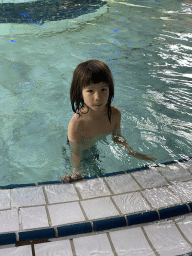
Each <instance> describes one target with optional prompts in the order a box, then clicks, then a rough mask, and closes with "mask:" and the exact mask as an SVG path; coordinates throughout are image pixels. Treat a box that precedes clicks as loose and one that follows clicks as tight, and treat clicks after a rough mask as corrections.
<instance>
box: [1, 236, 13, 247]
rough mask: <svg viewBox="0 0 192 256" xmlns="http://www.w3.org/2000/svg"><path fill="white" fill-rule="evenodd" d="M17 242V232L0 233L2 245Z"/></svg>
mask: <svg viewBox="0 0 192 256" xmlns="http://www.w3.org/2000/svg"><path fill="white" fill-rule="evenodd" d="M15 243H16V234H15V233H8V234H1V235H0V245H7V244H15Z"/></svg>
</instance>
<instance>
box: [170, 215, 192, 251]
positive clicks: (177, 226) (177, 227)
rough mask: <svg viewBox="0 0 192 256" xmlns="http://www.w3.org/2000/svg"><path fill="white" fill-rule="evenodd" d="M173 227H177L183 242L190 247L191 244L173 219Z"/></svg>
mask: <svg viewBox="0 0 192 256" xmlns="http://www.w3.org/2000/svg"><path fill="white" fill-rule="evenodd" d="M173 222H174V224H175V226H176V227H177V229H178V231H179V233H180V234H181V236H182V237H183V238H184V240H185V241H186V242H187V243H188V244H189V245H190V246H191V247H192V243H191V242H190V241H189V240H188V238H187V237H186V236H185V235H184V234H183V232H182V231H181V229H180V227H179V225H178V224H177V222H176V221H175V219H174V220H173Z"/></svg>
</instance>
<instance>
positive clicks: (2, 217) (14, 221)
mask: <svg viewBox="0 0 192 256" xmlns="http://www.w3.org/2000/svg"><path fill="white" fill-rule="evenodd" d="M17 230H19V216H18V210H17V209H12V210H5V211H0V233H3V232H12V231H17Z"/></svg>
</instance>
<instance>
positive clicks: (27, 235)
mask: <svg viewBox="0 0 192 256" xmlns="http://www.w3.org/2000/svg"><path fill="white" fill-rule="evenodd" d="M167 219H168V221H167ZM126 237H127V238H126ZM134 237H135V238H134ZM125 238H126V239H127V240H126V241H124V240H125ZM128 238H129V239H128ZM130 239H131V240H130ZM97 240H98V242H97V243H95V241H97ZM128 240H129V241H132V242H129V243H128V242H127V241H128ZM48 241H51V243H50V242H49V243H47V242H48ZM123 241H124V242H123ZM37 243H39V244H37ZM83 243H85V246H82V244H83ZM86 243H88V244H87V245H86ZM170 243H171V246H169V244H170ZM99 244H100V245H99ZM20 245H23V246H20ZM138 245H139V247H138ZM50 246H51V248H52V249H51V250H53V248H54V250H53V252H55V251H56V250H58V251H60V253H61V254H57V255H63V254H62V253H64V252H65V253H68V254H65V255H72V256H75V255H77V256H78V255H91V254H89V253H91V251H94V250H96V251H97V250H104V251H105V253H104V254H105V255H126V256H127V255H139V250H141V251H142V250H146V251H145V252H144V254H142V255H163V256H165V255H169V256H170V255H181V254H185V253H189V252H192V159H190V158H189V159H188V160H179V161H175V162H172V163H164V164H159V165H156V166H145V167H142V168H140V169H134V170H128V171H126V172H120V173H111V174H106V175H103V176H100V177H87V178H85V179H84V180H81V181H78V182H74V183H70V184H64V183H61V182H59V181H55V182H45V183H38V184H26V185H9V186H6V187H0V255H25V256H26V255H33V256H34V255H36V256H37V255H47V254H46V251H47V252H48V251H49V252H50ZM98 248H100V249H98ZM102 248H103V249H102ZM122 248H124V249H122ZM136 248H137V250H136ZM139 248H140V249H139ZM86 250H87V251H86ZM121 250H124V251H125V254H119V253H120V252H121ZM169 250H171V251H169ZM2 252H3V254H1V253H2ZM16 252H17V254H15V253H16ZM142 252H143V251H142ZM43 253H44V254H43ZM107 253H108V254H107ZM130 253H131V254H130ZM134 253H135V254H134ZM51 255H54V254H51ZM98 255H101V254H98Z"/></svg>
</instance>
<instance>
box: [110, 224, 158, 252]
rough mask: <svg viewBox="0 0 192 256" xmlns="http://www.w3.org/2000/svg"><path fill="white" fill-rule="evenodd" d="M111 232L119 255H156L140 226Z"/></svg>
mask: <svg viewBox="0 0 192 256" xmlns="http://www.w3.org/2000/svg"><path fill="white" fill-rule="evenodd" d="M109 234H110V236H111V240H112V242H113V245H114V247H115V251H116V252H117V254H118V255H121V256H139V255H147V256H152V255H155V254H154V252H153V251H152V249H151V247H150V246H149V244H148V242H147V240H146V238H145V236H144V234H143V231H142V230H141V228H140V227H136V228H129V229H124V230H118V231H113V232H110V233H109Z"/></svg>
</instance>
